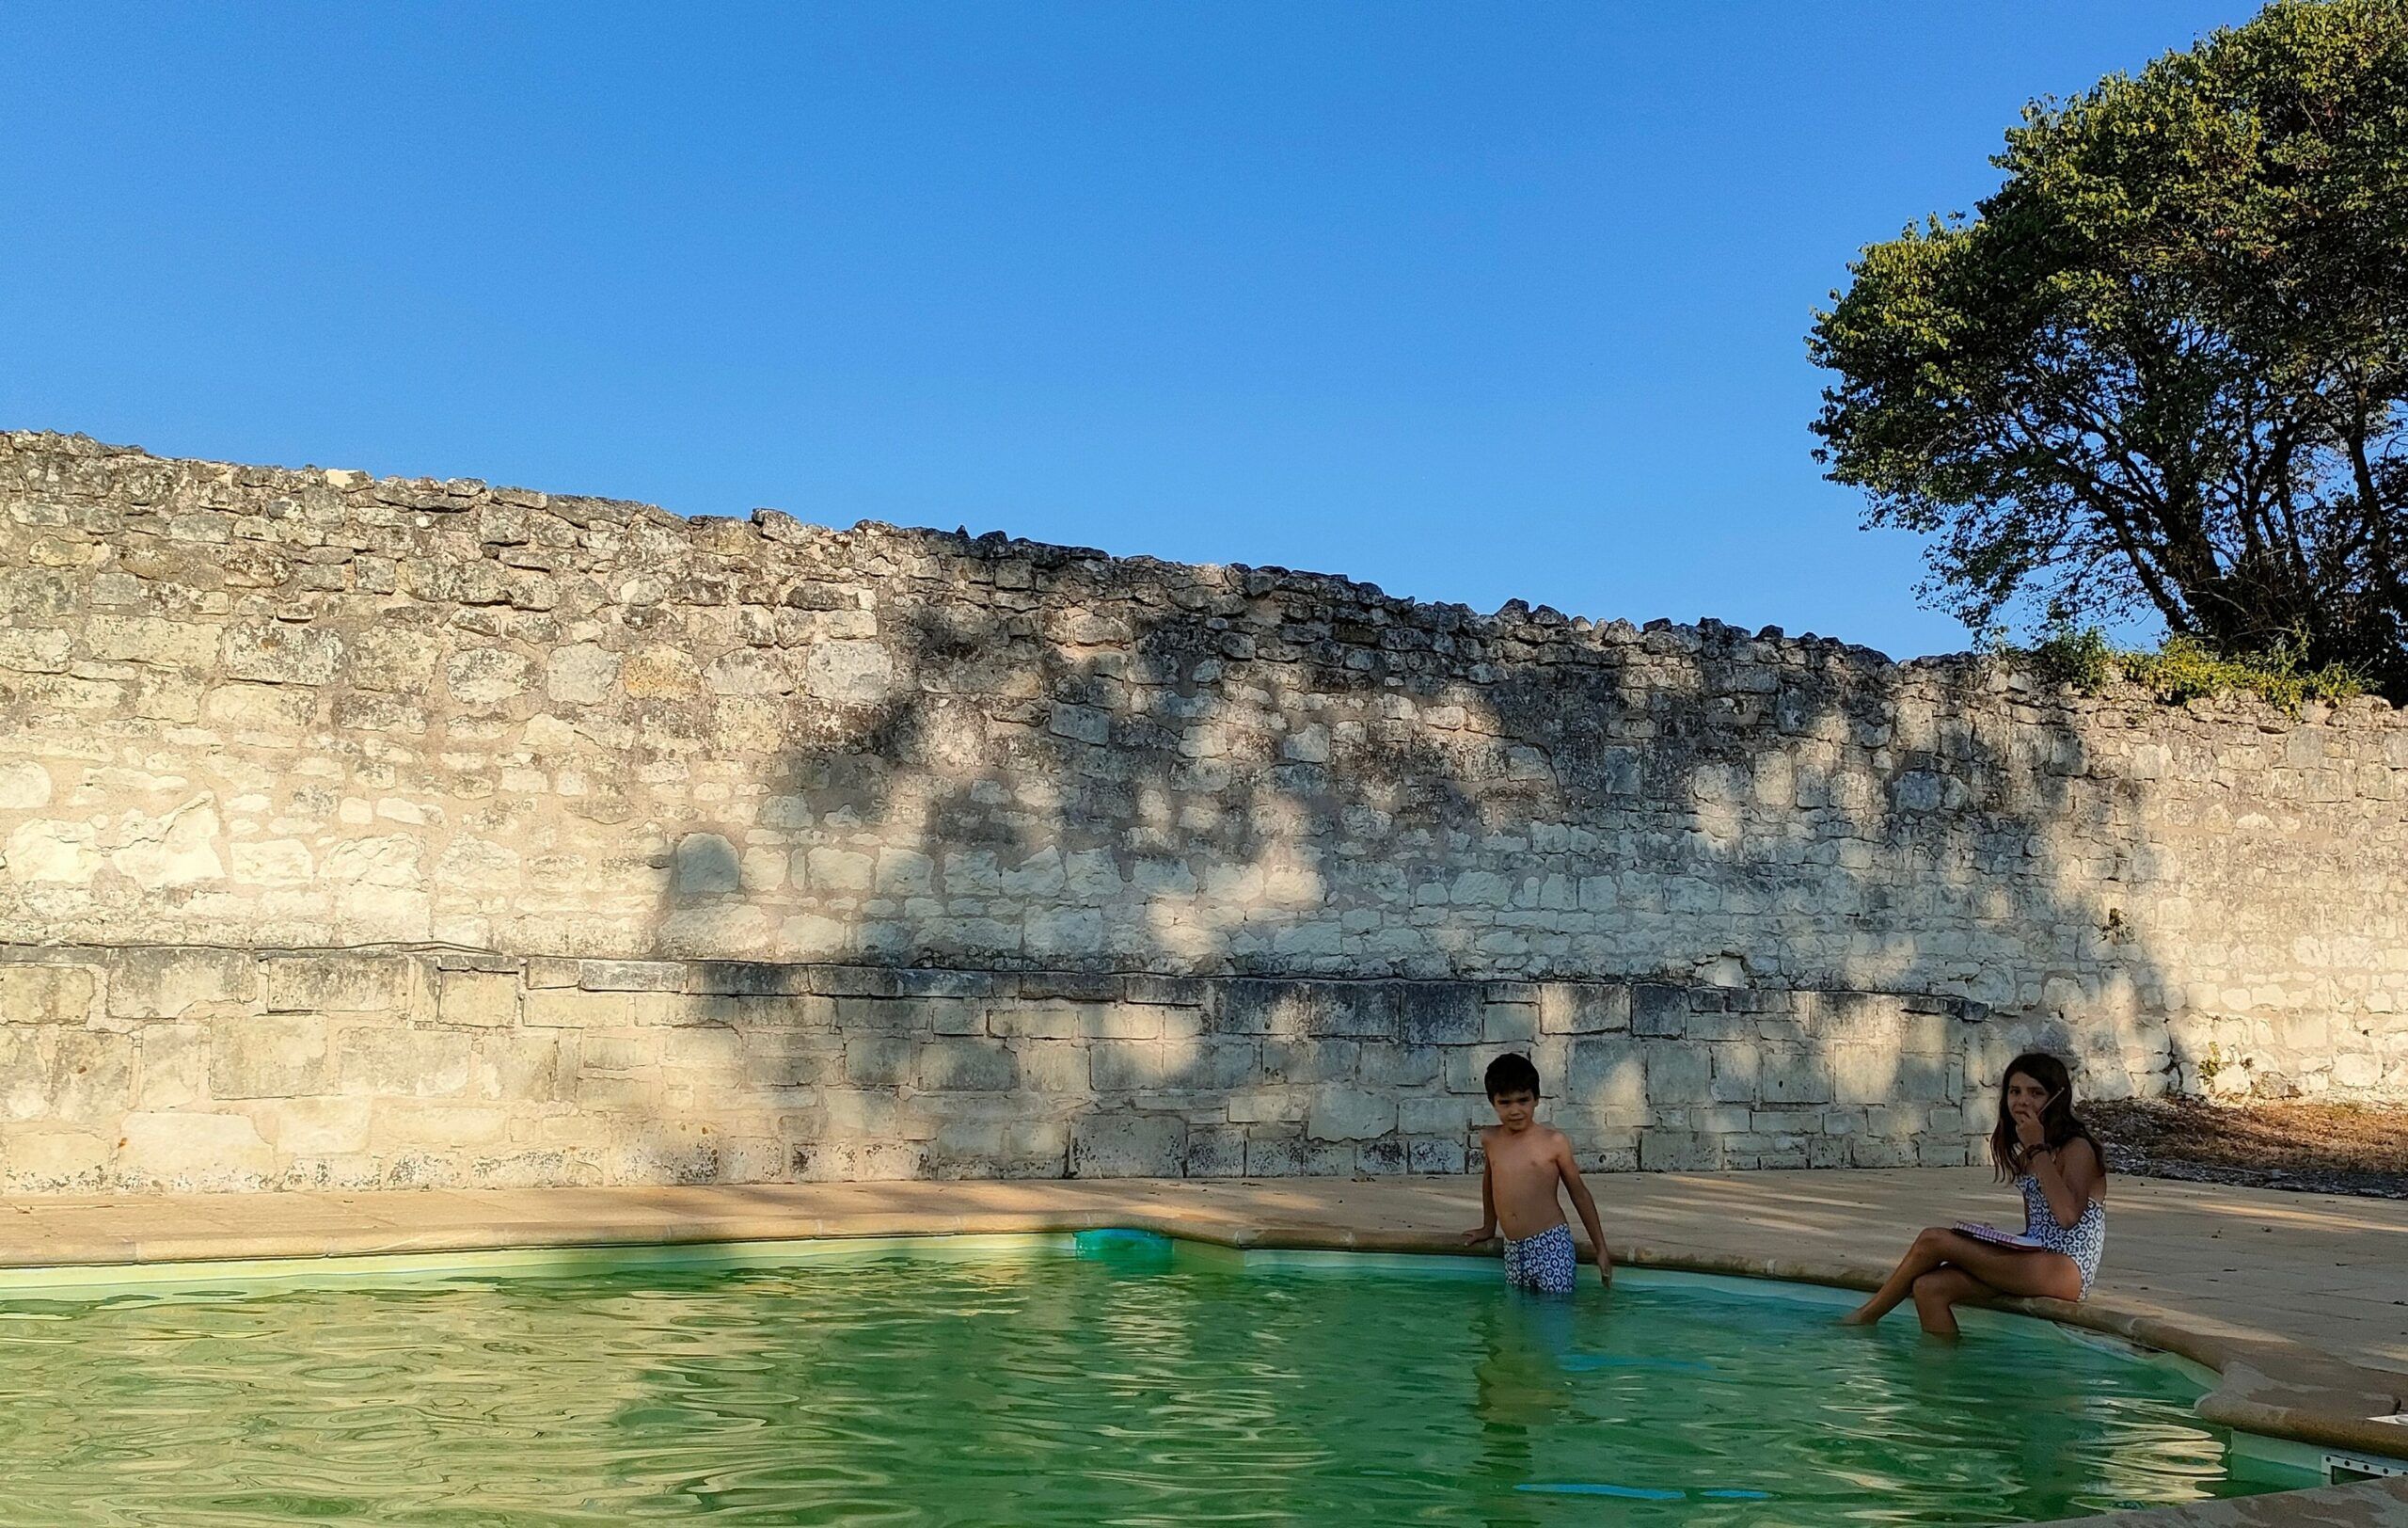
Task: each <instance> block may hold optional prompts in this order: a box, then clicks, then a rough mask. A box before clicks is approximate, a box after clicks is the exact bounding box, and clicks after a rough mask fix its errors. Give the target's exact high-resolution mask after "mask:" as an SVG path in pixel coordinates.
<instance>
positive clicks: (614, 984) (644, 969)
mask: <svg viewBox="0 0 2408 1528" xmlns="http://www.w3.org/2000/svg"><path fill="white" fill-rule="evenodd" d="M687 978H688V972H687V969H686V966H685V965H684V964H683V963H680V962H677V961H579V962H578V963H577V984H578V986H579V987H582V988H584V989H585V990H586V991H587V992H673V993H684V992H689V991H692V990H694V989H693V987H692V985H691V983H689V980H688V979H687Z"/></svg>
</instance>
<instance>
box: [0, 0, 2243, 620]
mask: <svg viewBox="0 0 2408 1528" xmlns="http://www.w3.org/2000/svg"><path fill="white" fill-rule="evenodd" d="M2253 9H2254V7H2251V6H2247V5H2239V4H2222V3H2210V0H2192V3H2187V4H2177V3H2172V0H2113V3H2111V4H2100V3H2099V0H2019V3H2017V4H2015V5H2011V6H2009V5H1998V4H1993V3H1988V0H1983V3H1972V0H1965V3H1947V0H1911V3H1897V4H1850V5H1841V4H1815V3H1802V0H1765V3H1752V0H1751V3H1739V0H1731V3H1723V4H1716V3H1705V4H1677V5H1674V4H1665V5H1656V6H1639V5H1627V4H1607V3H1604V0H1593V3H1590V4H1585V5H1507V6H1497V5H1493V4H1485V3H1482V4H1470V3H1465V4H1461V5H1417V4H1409V3H1407V4H1394V3H1383V4H1377V5H1360V6H1356V5H1341V4H1331V3H1308V4H1302V5H1292V6H1291V5H1272V4H1217V5H1210V6H1206V5H1186V4H1153V3H1145V4H1140V3H1136V0H1130V3H1125V4H1111V5H1103V4H1094V5H1087V4H1076V5H1073V4H1051V3H1042V0H1013V3H1010V4H1001V3H996V4H970V3H967V0H963V3H957V4H946V5H935V4H899V3H897V4H882V5H874V6H873V5H825V6H817V7H803V6H787V5H780V6H761V7H757V8H744V7H737V6H708V7H688V8H635V7H603V6H578V7H570V6H566V5H562V6H552V7H547V6H517V7H506V6H474V7H471V6H438V5H399V4H397V5H389V6H381V7H366V6H337V5H331V4H313V5H304V6H291V7H285V6H266V5H238V4H230V5H224V6H207V7H203V6H154V5H142V6H130V7H116V6H110V5H104V4H97V3H94V0H74V3H71V4H56V5H51V4H40V3H26V0H10V3H9V4H8V5H7V6H6V8H0V20H5V22H6V24H7V26H8V47H7V49H6V51H5V53H0V144H5V145H6V146H7V153H6V160H5V162H6V164H7V167H8V169H7V174H8V188H7V192H6V195H5V198H0V209H4V210H0V234H5V237H0V426H5V427H43V428H56V429H68V430H81V431H84V432H87V433H88V434H92V435H96V436H99V437H100V438H103V439H107V440H115V441H126V442H132V443H135V444H139V445H143V446H146V447H148V448H150V450H152V451H156V452H160V453H163V454H176V455H198V456H210V457H216V458H221V459H231V460H238V461H252V462H271V463H277V464H284V465H300V464H302V463H305V462H307V463H315V464H317V465H321V466H329V467H335V466H340V467H357V468H367V469H370V470H374V471H379V472H408V473H424V474H434V475H439V476H470V477H482V478H485V479H488V480H490V481H493V482H497V483H513V484H519V485H527V486H531V487H541V488H548V489H553V490H556V491H582V492H599V493H610V494H616V495H620V496H625V497H630V498H641V499H647V500H651V501H656V502H658V503H662V504H665V505H667V506H669V507H670V508H673V509H676V510H679V511H682V512H685V513H689V514H695V513H705V512H711V513H719V512H731V513H740V512H742V511H744V510H746V509H749V508H751V507H752V506H753V505H755V504H772V505H776V506H779V507H781V508H784V509H787V510H790V511H792V512H794V513H796V514H799V515H800V516H802V517H805V518H808V519H813V520H817V521H821V522H824V523H834V524H849V523H851V522H852V521H854V520H856V519H861V518H874V519H885V520H893V521H897V522H900V523H905V524H921V525H937V526H942V527H945V528H948V529H949V528H951V527H953V526H955V525H967V526H968V527H969V528H970V530H971V531H972V532H973V533H979V532H984V531H989V530H1005V531H1008V532H1010V533H1014V534H1016V535H1027V536H1034V537H1038V538H1041V539H1045V540H1052V541H1067V542H1072V543H1076V544H1079V545H1085V546H1100V547H1103V548H1105V549H1110V550H1112V551H1116V552H1145V553H1150V554H1153V555H1156V556H1162V557H1168V558H1175V559H1180V560H1185V561H1197V562H1244V563H1252V564H1256V565H1286V566H1291V567H1306V568H1313V569H1317V570H1322V571H1330V572H1342V573H1346V574H1349V575H1351V576H1354V577H1357V578H1363V579H1368V580H1370V581H1373V582H1376V583H1378V584H1380V585H1381V586H1383V587H1384V588H1386V589H1388V590H1389V591H1391V592H1392V593H1397V594H1405V595H1413V596H1417V597H1424V598H1436V599H1456V600H1462V601H1465V603H1468V604H1470V605H1473V606H1475V607H1477V608H1479V609H1481V610H1491V609H1494V608H1495V607H1496V606H1497V605H1498V604H1499V603H1501V602H1502V601H1504V600H1506V599H1508V598H1512V597H1521V598H1526V599H1529V600H1530V601H1531V602H1532V603H1542V602H1544V603H1548V604H1553V605H1555V606H1557V607H1558V608H1559V609H1562V610H1565V611H1568V612H1573V613H1583V614H1591V615H1595V616H1599V617H1601V618H1602V617H1610V616H1624V617H1627V618H1630V619H1633V620H1646V619H1649V618H1652V617H1655V616H1658V615H1669V616H1671V617H1673V618H1674V619H1678V620H1693V619H1695V618H1697V617H1698V616H1700V615H1712V616H1716V617H1718V618H1720V619H1724V620H1729V621H1733V622H1736V623H1739V624H1742V625H1747V626H1758V625H1763V624H1766V623H1768V622H1769V623H1778V624H1780V625H1782V626H1784V627H1786V628H1787V629H1790V630H1791V631H1793V632H1796V631H1802V630H1810V629H1811V630H1815V631H1819V632H1822V633H1824V634H1826V635H1836V636H1843V637H1846V638H1847V639H1849V640H1851V641H1856V642H1862V643H1865V644H1868V645H1873V646H1877V647H1880V648H1882V649H1884V650H1886V651H1889V652H1891V653H1893V654H1896V655H1899V656H1904V655H1908V654H1912V653H1921V652H1933V651H1942V650H1947V649H1950V648H1955V647H1959V646H1962V645H1964V633H1963V631H1962V629H1960V628H1958V627H1957V625H1956V624H1955V623H1954V622H1953V621H1951V620H1949V619H1948V618H1946V617H1945V616H1943V615H1941V614H1939V613H1935V612H1929V611H1924V610H1921V609H1919V608H1918V607H1917V605H1916V603H1915V600H1914V597H1913V595H1912V587H1913V585H1914V583H1915V582H1916V581H1917V578H1918V576H1919V571H1920V570H1919V561H1918V558H1917V555H1916V549H1915V546H1914V544H1913V542H1912V541H1911V540H1910V539H1909V538H1908V537H1905V536H1903V535H1900V534H1897V533H1865V532H1861V531H1859V530H1858V529H1856V524H1857V519H1858V516H1859V513H1860V503H1859V501H1858V498H1857V496H1856V495H1855V494H1854V493H1853V492H1852V491H1850V490H1846V489H1842V488H1839V487H1836V486H1834V485H1830V484H1827V483H1824V482H1822V481H1821V480H1820V475H1819V472H1818V470H1817V469H1816V467H1815V466H1814V462H1813V460H1812V459H1811V457H1810V455H1809V451H1810V448H1811V444H1812V442H1811V438H1810V436H1809V434H1808V432H1807V422H1808V421H1809V420H1810V419H1811V418H1812V416H1813V414H1814V407H1815V401H1816V394H1817V391H1818V390H1819V388H1820V386H1821V381H1820V378H1819V375H1818V374H1816V373H1815V371H1814V368H1812V367H1811V366H1809V365H1808V364H1807V362H1806V359H1805V354H1804V344H1803V339H1802V337H1803V335H1804V332H1805V330H1806V327H1807V326H1808V324H1809V323H1810V321H1811V310H1813V308H1814V306H1815V305H1816V304H1817V303H1818V302H1820V301H1822V300H1823V299H1824V298H1825V295H1826V294H1827V293H1828V291H1829V289H1830V288H1831V287H1832V286H1833V285H1835V284H1837V283H1838V282H1839V281H1840V280H1841V279H1843V275H1844V266H1845V264H1846V261H1847V259H1848V258H1849V256H1850V255H1851V254H1852V253H1853V251H1854V250H1855V249H1856V248H1857V247H1858V246H1860V245H1861V244H1863V243H1866V242H1868V241H1871V240H1876V239H1879V238H1884V237H1888V236H1890V235H1892V234H1894V233H1895V232H1896V231H1897V230H1898V229H1899V227H1900V226H1901V225H1903V224H1905V223H1906V222H1908V221H1909V220H1911V219H1913V218H1916V217H1918V216H1919V215H1922V214H1925V213H1926V212H1931V211H1945V210H1950V209H1959V208H1968V207H1970V206H1971V204H1972V201H1973V200H1974V199H1976V198H1977V197H1978V196H1980V195H1981V194H1982V193H1983V192H1984V191H1985V190H1986V189H1987V188H1988V185H1989V184H1990V183H1991V181H1992V178H1993V175H1994V172H1993V171H1992V170H1991V169H1990V168H1989V167H1988V163H1987V160H1988V154H1989V153H1990V152H1992V151H1994V149H1995V148H1996V146H1997V144H1998V142H1999V137H2000V134H2001V133H2002V132H2003V130H2004V128H2005V127H2006V126H2007V125H2009V124H2010V123H2011V122H2012V121H2013V120H2014V119H2015V115H2016V112H2017V111H2018V109H2019V108H2020V105H2021V104H2022V103H2023V102H2024V101H2025V100H2026V99H2028V98H2030V97H2032V96H2034V95H2037V94H2043V93H2048V92H2064V91H2070V90H2074V89H2078V88H2082V87H2083V86H2085V85H2087V84H2089V83H2090V82H2092V81H2093V80H2095V79H2096V78H2097V77H2098V76H2099V75H2100V74H2101V73H2104V72H2109V71H2112V70H2117V69H2131V68H2135V67H2137V66H2138V65H2140V64H2141V63H2143V62H2145V61H2146V60H2147V58H2149V57H2150V56H2154V55H2155V54H2158V53H2162V52H2163V51H2165V50H2167V49H2169V48H2175V47H2180V46H2184V45H2187V44H2188V42H2189V41H2190V40H2192V39H2193V38H2194V36H2195V35H2196V34H2197V33H2199V32H2201V31H2203V30H2205V29H2207V28H2209V27H2211V26H2214V25H2218V24H2229V23H2234V22H2239V21H2242V20H2244V19H2246V17H2247V16H2248V15H2249V14H2250V13H2251V11H2252V10H2253Z"/></svg>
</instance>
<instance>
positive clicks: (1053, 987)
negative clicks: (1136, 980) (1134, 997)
mask: <svg viewBox="0 0 2408 1528" xmlns="http://www.w3.org/2000/svg"><path fill="white" fill-rule="evenodd" d="M1123 980H1124V978H1121V977H1118V976H1115V975H1114V974H1113V973H1111V972H1109V971H1024V972H1022V973H1021V975H1020V977H1019V978H1018V979H1017V983H1018V991H1019V994H1020V996H1021V998H1022V1001H1037V1000H1039V999H1043V998H1049V997H1051V998H1057V999H1059V1000H1061V1001H1063V1002H1066V1003H1112V1002H1117V1001H1119V999H1120V990H1121V984H1122V982H1123Z"/></svg>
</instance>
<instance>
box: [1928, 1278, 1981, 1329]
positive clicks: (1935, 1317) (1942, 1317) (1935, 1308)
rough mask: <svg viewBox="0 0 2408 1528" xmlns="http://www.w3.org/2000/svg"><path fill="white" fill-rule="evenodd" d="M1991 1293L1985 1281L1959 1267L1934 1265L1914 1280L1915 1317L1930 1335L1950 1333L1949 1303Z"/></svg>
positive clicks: (1952, 1322)
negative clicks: (1937, 1266)
mask: <svg viewBox="0 0 2408 1528" xmlns="http://www.w3.org/2000/svg"><path fill="white" fill-rule="evenodd" d="M1991 1293H1993V1291H1992V1290H1991V1288H1990V1286H1989V1285H1988V1284H1986V1283H1984V1282H1982V1281H1980V1280H1979V1279H1976V1278H1974V1277H1973V1276H1972V1274H1970V1273H1967V1272H1966V1271H1965V1270H1964V1269H1962V1268H1934V1269H1933V1270H1932V1271H1931V1272H1929V1273H1926V1274H1925V1275H1924V1276H1923V1277H1922V1278H1920V1279H1918V1280H1916V1281H1915V1317H1916V1319H1918V1320H1920V1321H1921V1322H1922V1323H1923V1329H1924V1330H1925V1331H1927V1332H1929V1333H1930V1334H1931V1335H1933V1336H1934V1337H1954V1336H1956V1335H1957V1313H1956V1312H1955V1311H1953V1310H1951V1309H1950V1307H1952V1306H1954V1305H1956V1304H1957V1302H1958V1301H1960V1300H1971V1299H1979V1298H1981V1297H1983V1296H1985V1295H1988V1294H1991Z"/></svg>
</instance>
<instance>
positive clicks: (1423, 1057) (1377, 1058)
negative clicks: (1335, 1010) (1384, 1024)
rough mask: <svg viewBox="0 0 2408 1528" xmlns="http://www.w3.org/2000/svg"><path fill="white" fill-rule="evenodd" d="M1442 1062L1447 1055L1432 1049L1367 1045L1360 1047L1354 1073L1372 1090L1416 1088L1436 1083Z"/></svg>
mask: <svg viewBox="0 0 2408 1528" xmlns="http://www.w3.org/2000/svg"><path fill="white" fill-rule="evenodd" d="M1445 1059H1446V1053H1445V1052H1444V1051H1442V1050H1440V1049H1439V1048H1438V1047H1437V1046H1435V1045H1382V1044H1377V1043H1370V1044H1366V1045H1365V1046H1364V1047H1363V1050H1362V1054H1361V1055H1360V1056H1359V1057H1358V1058H1356V1061H1355V1074H1356V1075H1357V1076H1359V1077H1360V1078H1362V1080H1363V1081H1364V1082H1365V1083H1366V1084H1368V1085H1370V1086H1371V1087H1374V1088H1389V1089H1395V1088H1418V1087H1421V1086H1423V1085H1425V1084H1428V1083H1434V1082H1436V1081H1437V1080H1438V1078H1439V1076H1440V1074H1442V1073H1443V1071H1444V1070H1445V1066H1444V1063H1445Z"/></svg>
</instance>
